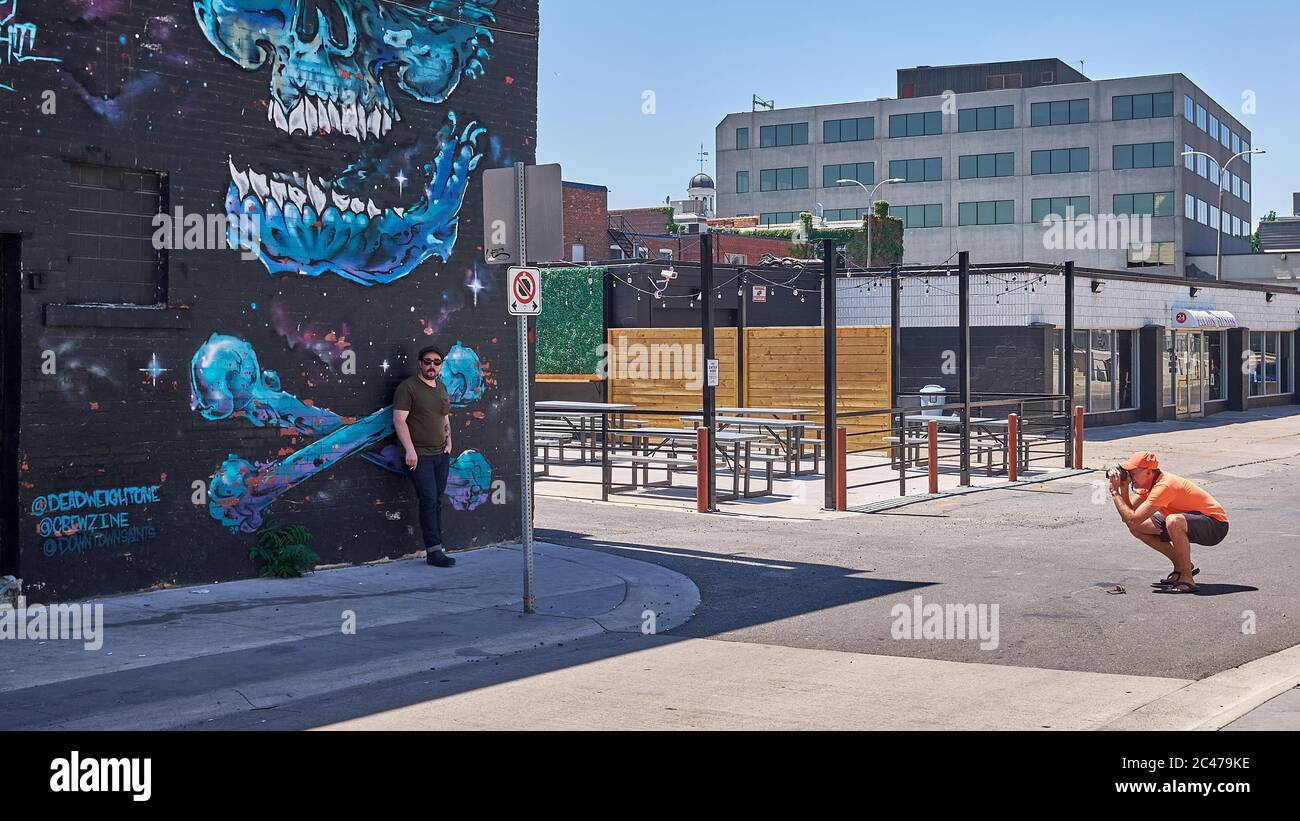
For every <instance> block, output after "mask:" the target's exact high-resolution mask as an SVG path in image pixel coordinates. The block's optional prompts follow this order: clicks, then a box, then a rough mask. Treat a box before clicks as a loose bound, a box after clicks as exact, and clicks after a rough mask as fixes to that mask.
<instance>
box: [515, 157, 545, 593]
mask: <svg viewBox="0 0 1300 821" xmlns="http://www.w3.org/2000/svg"><path fill="white" fill-rule="evenodd" d="M515 191H516V199H515V202H516V204H517V205H518V208H519V265H521V266H526V265H527V264H528V233H527V225H528V221H527V213H526V211H527V208H526V206H525V204H524V203H525V193H526V192H525V190H524V164H523V163H521V162H519V163H515ZM539 285H540V283H539ZM537 298H539V299H540V298H541V297H540V294H539V295H538V297H537ZM518 320H519V325H518V333H519V499H520V505H519V517H520V538H521V540H522V541H523V545H524V612H525V613H536V612H537V601H536V598H535V596H534V593H533V476H532V473H533V454H532V448H531V447H530V445H531V444H532V443H531V439H532V425H531V421H532V414H531V410H532V408H531V399H530V393H531V392H530V391H529V382H530V380H531V379H532V374H531V373H530V368H529V365H528V358H529V357H528V317H526V316H520V317H518Z"/></svg>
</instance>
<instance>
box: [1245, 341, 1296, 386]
mask: <svg viewBox="0 0 1300 821" xmlns="http://www.w3.org/2000/svg"><path fill="white" fill-rule="evenodd" d="M1283 336H1284V335H1283V334H1279V333H1275V332H1270V331H1251V333H1250V353H1251V358H1250V365H1251V366H1252V369H1251V372H1250V395H1251V396H1276V395H1277V394H1279V393H1281V392H1282V391H1281V384H1280V382H1279V377H1280V375H1281V373H1282V367H1281V364H1282V363H1281V362H1280V348H1281V340H1282V337H1283ZM1285 336H1287V337H1289V336H1290V334H1286V335H1285ZM1288 341H1290V340H1289V339H1288ZM1288 353H1289V352H1288ZM1289 359H1290V357H1289V356H1288V360H1289ZM1287 364H1288V366H1289V364H1290V363H1289V361H1288V363H1287Z"/></svg>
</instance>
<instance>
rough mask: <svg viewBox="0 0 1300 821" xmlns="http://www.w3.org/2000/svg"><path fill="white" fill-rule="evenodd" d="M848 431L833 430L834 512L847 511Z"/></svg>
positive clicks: (845, 429)
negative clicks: (835, 500)
mask: <svg viewBox="0 0 1300 821" xmlns="http://www.w3.org/2000/svg"><path fill="white" fill-rule="evenodd" d="M848 463H849V431H848V428H846V427H844V426H843V425H840V426H839V427H838V428H836V429H835V495H836V498H837V500H838V504H837V505H836V506H835V509H836V510H839V511H846V510H848V509H849V471H848Z"/></svg>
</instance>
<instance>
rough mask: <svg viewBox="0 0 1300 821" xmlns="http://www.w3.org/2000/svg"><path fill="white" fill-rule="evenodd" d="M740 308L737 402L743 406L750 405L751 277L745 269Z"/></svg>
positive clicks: (741, 274) (741, 281)
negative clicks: (747, 382)
mask: <svg viewBox="0 0 1300 821" xmlns="http://www.w3.org/2000/svg"><path fill="white" fill-rule="evenodd" d="M739 280H740V287H739V288H738V289H737V290H738V292H739V294H740V310H739V311H738V312H737V314H736V325H737V327H736V404H737V405H739V406H741V407H742V408H744V407H748V406H749V400H748V399H747V398H746V396H745V329H746V328H747V327H749V278H748V277H746V276H745V269H744V268H741V269H740V274H739Z"/></svg>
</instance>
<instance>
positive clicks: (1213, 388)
mask: <svg viewBox="0 0 1300 821" xmlns="http://www.w3.org/2000/svg"><path fill="white" fill-rule="evenodd" d="M1205 346H1206V350H1207V351H1208V360H1209V377H1208V378H1209V382H1210V386H1209V400H1210V401H1211V402H1221V401H1223V400H1224V399H1226V398H1227V387H1226V386H1225V385H1224V384H1223V374H1224V373H1225V371H1224V369H1223V350H1224V348H1223V332H1222V331H1220V332H1218V333H1207V334H1206V335H1205Z"/></svg>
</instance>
